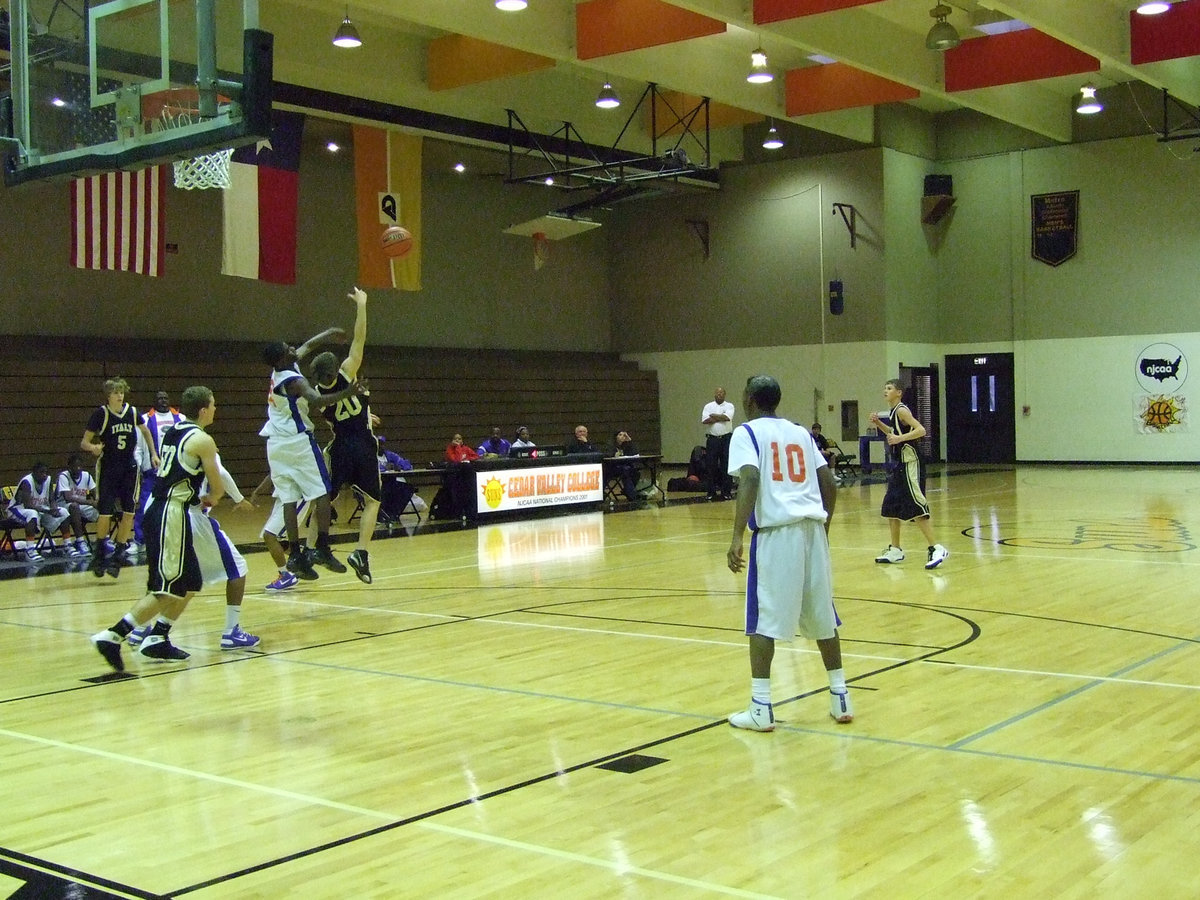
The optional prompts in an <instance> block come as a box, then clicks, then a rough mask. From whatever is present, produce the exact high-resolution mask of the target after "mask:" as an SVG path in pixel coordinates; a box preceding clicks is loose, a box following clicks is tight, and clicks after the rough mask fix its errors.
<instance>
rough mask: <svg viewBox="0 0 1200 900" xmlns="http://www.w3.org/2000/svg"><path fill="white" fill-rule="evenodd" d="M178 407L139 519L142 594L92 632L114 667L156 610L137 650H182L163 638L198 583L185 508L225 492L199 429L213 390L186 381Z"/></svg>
mask: <svg viewBox="0 0 1200 900" xmlns="http://www.w3.org/2000/svg"><path fill="white" fill-rule="evenodd" d="M179 406H180V410H181V411H182V412H183V414H184V415H185V416H187V417H188V419H189V420H190V421H187V422H182V423H180V424H178V425H175V426H173V427H171V428H170V429H168V430H167V432H166V433H165V434H164V435H163V439H162V459H161V462H160V463H159V466H158V473H157V475H156V477H155V481H154V492H153V493H152V494H151V498H150V505H149V506H148V507H147V508H146V515H145V518H144V519H143V527H144V530H145V534H146V557H147V566H148V572H147V577H146V590H147V592H148V593H147V594H146V595H145V596H144V597H143V598H142V599H141V600H139V601H138V602H137V603H136V604H135V605H134V607H133V609H131V610H130V611H129V612H127V613H126V614H125V615H124V616H123V617H122V618H121V620H120V621H119V622H117V623H116V624H115V625H113V626H112V627H111V628H108V629H105V630H104V631H101V632H99V633H98V634H95V635H93V636H92V643H93V644H94V645H95V647H96V649H97V650H99V651H100V655H101V656H103V657H104V659H105V660H106V661H107V662H108V664H109V665H110V666H112V667H113V668H114V669H116V670H117V671H118V672H120V671H123V670H124V668H125V663H124V662H123V661H122V659H121V643H122V642H123V641H124V640H125V638H126V637H128V635H129V633H130V632H131V631H133V630H134V629H135V628H137V627H139V626H141V625H144V624H145V623H147V622H149V621H151V620H152V619H155V617H156V616H157V619H155V622H154V627H153V629H152V630H151V632H150V635H149V636H148V637H147V638H146V639H145V640H143V641H142V643H141V648H140V649H139V651H138V652H139V653H140V654H141V655H142V656H145V657H149V658H151V659H158V660H183V659H187V657H188V654H187V653H186V652H184V651H183V650H180V649H178V648H177V647H175V646H174V645H173V644H172V643H171V642H170V640H169V637H168V635H169V634H170V629H171V625H172V623H174V621H175V620H176V619H178V618H179V616H181V615H182V614H183V611H184V609H185V608H187V604H188V601H189V600H190V599H191V598H192V594H194V593H195V592H196V591H198V590H200V588H201V587H202V586H203V583H204V580H203V576H202V573H201V567H200V561H199V559H198V558H197V556H196V547H195V544H194V538H193V530H192V528H193V524H192V516H191V514H190V512H189V507H195V506H198V505H200V504H202V503H203V504H205V505H207V506H214V505H215V504H216V503H217V501H218V500H220V499H221V497H222V496H224V494H225V487H224V484H223V482H222V480H221V472H220V467H219V464H218V462H217V445H216V443H215V442H214V441H213V439H212V438H211V437H210V436H209V435H208V434H206V433H205V431H204V429H205V428H207V427H208V426H209V425H211V424H212V421H213V417H214V416H215V415H216V411H217V403H216V401H215V400H214V399H213V394H212V391H210V390H209V389H208V388H206V387H190V388H188V389H187V390H185V391H184V392H183V396H182V398H181V400H180V404H179ZM205 478H207V479H208V493H207V494H205V495H204V496H203V497H201V496H200V485H201V484H202V483H203V482H204V480H205Z"/></svg>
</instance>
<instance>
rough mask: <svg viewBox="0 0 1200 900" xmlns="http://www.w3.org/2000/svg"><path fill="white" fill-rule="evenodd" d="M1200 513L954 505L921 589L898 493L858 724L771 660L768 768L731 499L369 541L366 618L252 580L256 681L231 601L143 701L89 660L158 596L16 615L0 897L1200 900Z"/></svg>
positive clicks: (853, 608)
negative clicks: (729, 556) (230, 644)
mask: <svg viewBox="0 0 1200 900" xmlns="http://www.w3.org/2000/svg"><path fill="white" fill-rule="evenodd" d="M1179 481H1180V479H1179V473H1178V471H1175V470H1172V469H1169V468H1166V467H1161V468H1145V469H1133V468H1111V469H1110V468H1101V467H1096V468H1091V469H1082V470H1081V469H1078V468H1075V469H1070V468H1065V467H1064V468H1058V467H1024V468H1018V469H1015V470H1013V469H1008V468H1002V467H997V468H995V469H992V470H988V469H976V470H974V471H971V470H964V471H962V472H961V473H960V474H954V475H952V476H950V475H940V476H937V477H933V478H931V480H930V484H929V497H930V501H931V505H932V509H933V522H934V527H935V533H936V534H937V536H938V539H939V540H940V541H942V542H943V543H945V544H946V546H948V547H949V548H950V550H951V556H950V558H949V560H948V561H947V562H946V563H945V564H944V565H943V566H942V567H941V568H939V569H937V570H934V571H926V570H924V568H923V566H922V563H923V561H924V552H923V549H922V548H921V547H919V546H918V545H917V543H915V542H916V541H919V533H918V532H917V531H916V529H915V528H914V527H912V526H905V530H904V532H903V533H902V537H903V538H904V540H905V542H906V543H905V549H906V551H907V552H908V554H909V556H908V559H906V560H905V562H903V563H901V564H899V565H895V566H882V565H876V564H875V563H873V561H872V560H873V558H874V556H875V555H876V553H877V552H878V551H879V550H880V549H881V548H882V547H883V545H884V544H885V543H886V535H887V528H886V525H885V524H884V522H883V521H882V520H880V519H879V517H878V509H879V503H880V501H881V499H882V495H883V490H884V488H883V486H882V485H879V484H872V485H856V486H850V487H846V488H842V489H841V490H839V506H838V510H837V515H836V518H835V522H834V525H833V529H832V533H831V543H832V547H833V557H834V575H835V591H836V602H837V607H838V611H839V613H840V614H841V616H842V618H843V620H844V621H845V625H844V627H843V629H842V639H843V648H844V652H845V661H846V672H847V676H848V679H849V682H850V687H851V690H852V691H853V693H854V701H855V707H856V714H857V717H856V719H855V721H854V722H853V723H852V724H850V725H837V724H835V723H834V722H833V721H832V720H831V719H830V718H829V716H828V702H827V700H826V696H825V692H826V683H825V677H824V673H823V671H822V669H821V665H820V660H819V656H818V655H817V653H816V649H815V647H814V646H813V645H812V644H808V643H804V642H797V643H796V644H794V645H791V646H790V647H789V646H787V645H783V644H781V645H780V647H779V651H778V652H777V654H776V658H775V677H774V693H775V701H776V704H777V705H776V715H777V717H778V718H779V719H780V720H781V721H780V724H779V727H778V728H777V730H776V731H775V732H774V733H771V734H758V733H747V732H741V731H736V730H734V729H732V728H731V727H729V726H728V725H727V724H726V723H725V716H726V715H728V714H729V713H731V712H733V711H735V710H738V709H741V708H743V707H744V706H745V704H746V702H747V698H748V693H749V684H748V664H747V658H746V642H745V638H744V636H743V635H742V633H741V618H742V591H743V587H744V578H743V577H742V576H735V575H733V574H731V573H730V572H729V571H728V570H727V569H726V567H725V562H724V560H725V550H726V548H727V546H728V541H729V527H730V525H729V523H730V520H731V515H732V507H731V505H730V504H728V503H702V502H701V503H670V504H668V505H667V506H666V507H665V508H663V509H659V508H656V507H652V508H649V509H643V510H637V511H631V512H623V513H618V514H601V513H584V514H578V515H573V516H565V517H559V518H546V519H538V520H532V521H513V522H506V523H499V524H492V525H488V526H485V527H481V528H478V529H461V530H450V531H442V532H424V531H422V530H416V531H414V532H413V533H412V535H411V536H408V535H407V532H406V536H404V537H397V538H394V539H390V540H388V539H380V540H377V541H376V542H375V543H374V544H373V545H372V549H371V556H372V570H373V572H374V574H375V583H374V584H373V585H372V586H365V585H363V584H361V583H359V582H358V581H357V580H356V579H355V578H354V577H353V575H352V574H350V573H347V574H346V575H341V576H337V575H332V574H330V573H327V572H325V571H323V570H322V572H321V578H320V580H319V581H317V582H313V583H302V585H301V587H300V588H298V589H297V590H294V591H290V592H287V593H285V594H280V595H267V594H266V593H264V592H262V591H261V586H262V585H264V584H266V583H267V581H269V580H270V579H271V578H272V577H273V575H274V570H273V568H272V566H271V564H270V560H269V558H268V557H267V556H266V554H261V553H256V554H251V555H250V556H248V560H249V563H250V576H249V590H248V593H247V597H246V604H245V607H244V613H243V624H244V626H245V627H246V628H247V630H249V631H252V632H253V633H255V634H259V635H261V636H262V638H263V642H262V645H261V648H262V649H261V651H257V652H250V651H237V652H222V651H220V650H218V649H217V643H218V639H219V635H220V632H221V630H222V626H223V621H224V620H223V609H222V607H223V602H224V598H223V594H222V592H221V591H220V590H217V591H215V592H214V591H206V592H205V593H203V594H201V595H200V596H198V597H197V598H196V599H194V600H193V602H192V605H191V608H190V609H189V610H188V611H187V613H186V614H185V615H184V616H183V618H182V619H181V620H180V622H179V624H178V625H177V626H176V627H175V629H174V632H173V638H174V640H175V642H176V643H177V644H178V645H179V646H181V647H183V648H185V649H187V650H188V651H190V652H191V653H192V657H191V659H190V660H189V661H188V662H187V663H183V664H154V663H150V662H148V661H143V660H141V659H132V658H130V659H128V670H129V673H130V676H131V677H126V678H121V679H116V678H113V677H112V676H111V673H110V672H109V671H108V669H107V666H106V665H105V664H104V662H103V660H102V659H101V658H100V657H99V655H98V654H97V653H96V652H95V651H94V650H93V649H92V648H91V646H90V645H89V643H88V636H89V635H90V634H92V633H93V632H95V631H96V630H97V629H98V628H100V627H103V626H104V625H107V624H109V623H110V622H112V621H114V620H116V619H117V618H118V617H119V616H120V615H121V614H122V613H123V612H124V611H125V610H126V609H127V608H128V607H129V606H130V605H131V603H132V602H133V601H134V599H135V598H136V597H137V595H138V593H139V591H140V588H141V586H142V585H143V584H144V582H142V581H141V577H142V575H143V573H144V569H140V568H133V569H126V570H125V571H124V572H123V573H122V575H121V577H120V578H119V579H118V580H113V579H111V578H105V579H102V580H97V579H95V578H94V577H93V576H91V575H90V574H87V573H75V574H62V575H53V576H43V577H37V578H27V579H23V580H17V581H4V582H0V605H2V607H3V616H2V620H3V625H2V626H0V648H2V649H3V652H4V656H5V658H6V659H7V660H9V665H7V666H5V667H4V668H3V670H2V674H0V708H2V709H3V719H2V725H0V758H2V759H3V770H4V771H5V772H6V773H7V775H8V778H7V782H8V783H9V784H10V786H12V787H17V788H19V789H17V790H10V791H9V792H8V793H7V794H6V803H5V804H4V808H3V810H2V811H0V832H2V833H3V834H4V840H3V848H2V850H0V888H7V889H8V892H9V893H12V892H15V891H17V890H18V888H19V887H20V886H21V885H22V884H32V885H38V886H40V887H39V890H41V891H43V892H42V893H36V896H47V897H49V896H67V894H66V893H65V892H64V891H65V890H66V888H65V887H64V885H66V884H67V883H70V882H75V883H77V884H79V885H83V886H85V887H86V888H87V889H88V891H89V893H88V894H86V896H95V897H105V896H116V897H151V896H171V897H187V896H194V897H238V898H245V897H282V896H295V897H306V898H343V897H398V896H410V897H429V896H438V897H481V896H495V897H536V896H569V897H573V898H574V897H597V898H599V897H613V896H631V897H636V896H645V897H651V896H652V897H697V896H733V897H798V896H803V897H916V896H941V897H958V896H976V897H1013V896H1026V897H1028V896H1071V897H1133V896H1148V895H1153V896H1157V897H1161V898H1168V897H1193V896H1196V895H1197V894H1200V876H1198V875H1196V874H1195V870H1194V869H1192V868H1191V867H1190V866H1188V865H1187V864H1186V863H1185V862H1184V863H1183V864H1181V862H1182V861H1185V860H1186V859H1188V858H1189V856H1190V851H1191V850H1193V849H1194V848H1196V847H1197V843H1198V842H1197V838H1196V837H1195V828H1194V827H1191V826H1192V823H1191V822H1190V821H1189V814H1190V810H1192V809H1194V808H1195V797H1196V793H1197V790H1198V788H1200V752H1198V751H1197V749H1196V742H1195V740H1194V731H1195V724H1196V709H1197V692H1198V690H1200V681H1197V677H1196V673H1197V672H1200V653H1198V648H1200V644H1198V640H1200V636H1198V635H1197V631H1196V624H1195V623H1196V617H1195V604H1194V601H1193V600H1192V596H1191V591H1189V590H1188V588H1187V585H1189V584H1190V583H1191V582H1192V579H1193V576H1194V573H1195V571H1196V567H1197V566H1198V565H1200V557H1196V549H1197V547H1196V544H1197V542H1196V541H1195V538H1194V535H1195V534H1196V533H1198V532H1200V517H1198V514H1197V512H1196V508H1197V505H1196V503H1195V502H1193V499H1192V498H1191V497H1190V495H1189V494H1188V493H1186V492H1181V491H1180V489H1179V487H1178V485H1179ZM259 512H260V513H261V515H253V516H247V517H246V518H245V519H239V518H236V517H234V518H230V519H229V521H228V524H229V527H230V529H231V531H232V533H234V535H235V536H236V537H239V538H241V537H244V538H245V539H247V540H249V539H250V538H251V537H252V536H253V531H254V529H255V528H256V527H258V520H259V519H261V517H262V516H264V515H265V513H266V510H265V509H262V510H260V511H259ZM335 549H338V550H339V556H344V553H345V551H346V550H347V549H348V545H337V546H336V547H335ZM1194 557H1195V558H1194ZM126 656H127V658H128V657H129V652H128V649H126ZM53 890H58V891H59V893H53V892H52V891H53ZM0 893H4V892H3V891H2V890H0ZM71 896H82V895H81V894H72V895H71Z"/></svg>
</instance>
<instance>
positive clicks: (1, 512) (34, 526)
mask: <svg viewBox="0 0 1200 900" xmlns="http://www.w3.org/2000/svg"><path fill="white" fill-rule="evenodd" d="M15 503H16V500H5V499H3V498H0V522H2V523H3V524H4V526H5V527H6V528H12V529H13V530H14V531H15V530H16V529H18V528H24V529H25V540H24V541H17V540H14V541H13V547H14V549H16V550H22V549H26V550H33V551H34V554H35V555H36V556H37V559H34V558H33V557H32V556H31V557H30V561H31V562H37V561H38V559H41V554H40V553H37V549H36V548H37V539H38V521H37V518H36V517H35V518H32V519H28V518H26V517H25V516H23V515H20V516H19V515H17V514H16V512H15V511H14V510H13V504H15Z"/></svg>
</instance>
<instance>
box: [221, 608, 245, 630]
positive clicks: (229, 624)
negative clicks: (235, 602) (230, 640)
mask: <svg viewBox="0 0 1200 900" xmlns="http://www.w3.org/2000/svg"><path fill="white" fill-rule="evenodd" d="M241 617H242V608H241V607H240V606H226V607H225V631H227V632H229V631H233V629H234V628H236V627H237V624H238V622H240V621H241Z"/></svg>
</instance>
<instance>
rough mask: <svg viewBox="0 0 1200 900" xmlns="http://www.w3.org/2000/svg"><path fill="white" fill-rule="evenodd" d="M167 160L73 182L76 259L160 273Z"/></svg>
mask: <svg viewBox="0 0 1200 900" xmlns="http://www.w3.org/2000/svg"><path fill="white" fill-rule="evenodd" d="M166 192H167V176H166V167H165V166H153V167H151V168H149V169H142V170H140V171H137V172H107V173H105V174H103V175H93V176H92V177H91V178H77V179H76V180H74V181H72V182H71V264H72V265H74V266H75V267H76V268H77V269H116V270H118V271H122V272H136V273H138V274H139V275H150V276H152V277H157V276H158V275H160V274H162V269H163V254H164V251H165V247H166V243H165V236H166V228H165V209H164V205H163V199H164V197H165V196H166Z"/></svg>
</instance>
